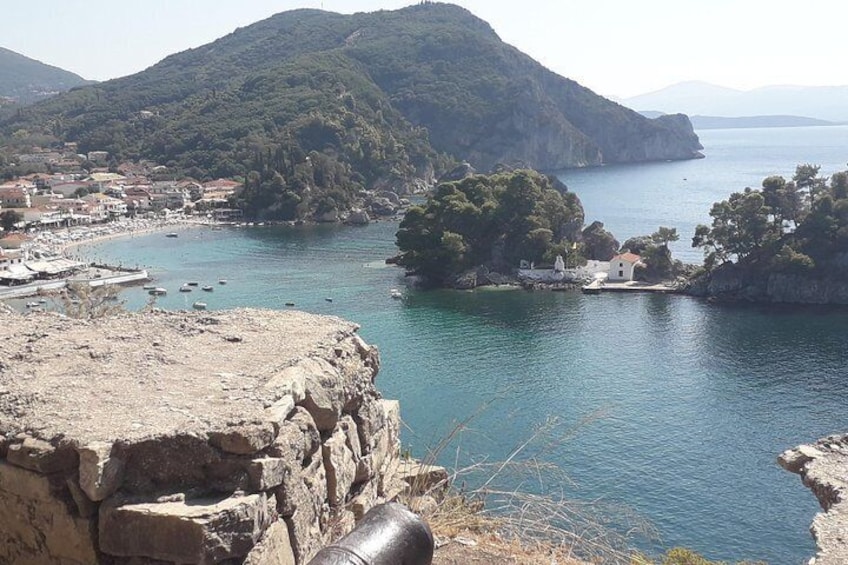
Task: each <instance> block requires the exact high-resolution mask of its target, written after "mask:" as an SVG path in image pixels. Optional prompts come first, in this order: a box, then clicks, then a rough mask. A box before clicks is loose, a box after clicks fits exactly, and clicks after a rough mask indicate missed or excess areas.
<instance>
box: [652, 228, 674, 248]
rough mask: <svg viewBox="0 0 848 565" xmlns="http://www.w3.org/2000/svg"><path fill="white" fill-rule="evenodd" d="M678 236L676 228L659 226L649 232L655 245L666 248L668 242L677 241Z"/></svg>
mask: <svg viewBox="0 0 848 565" xmlns="http://www.w3.org/2000/svg"><path fill="white" fill-rule="evenodd" d="M679 239H680V236H679V235H678V234H677V228H666V227H663V226H660V227H659V228H658V229H657V231H655V232H654V233H652V234H651V241H653V242H654V243H655V244H656V245H660V246H662V247H666V248H668V244H669V243H671V242H672V241H677V240H679Z"/></svg>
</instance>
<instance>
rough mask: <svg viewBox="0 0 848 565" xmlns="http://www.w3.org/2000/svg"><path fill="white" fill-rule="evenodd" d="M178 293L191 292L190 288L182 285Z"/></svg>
mask: <svg viewBox="0 0 848 565" xmlns="http://www.w3.org/2000/svg"><path fill="white" fill-rule="evenodd" d="M180 292H191V287H190V286H187V285H183V286H181V287H180Z"/></svg>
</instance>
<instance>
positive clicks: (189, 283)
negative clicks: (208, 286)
mask: <svg viewBox="0 0 848 565" xmlns="http://www.w3.org/2000/svg"><path fill="white" fill-rule="evenodd" d="M186 286H200V283H199V282H197V281H189V282H187V283H186Z"/></svg>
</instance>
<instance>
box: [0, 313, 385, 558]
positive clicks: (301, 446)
mask: <svg viewBox="0 0 848 565" xmlns="http://www.w3.org/2000/svg"><path fill="white" fill-rule="evenodd" d="M356 331H357V326H356V325H355V324H352V323H349V322H346V321H343V320H341V319H338V318H331V317H323V316H314V315H309V314H304V313H298V312H270V311H260V310H236V311H230V312H215V313H207V312H197V313H186V312H152V313H145V314H126V315H122V316H119V317H115V318H110V319H103V320H94V321H79V320H70V319H67V318H64V317H61V316H59V315H56V314H49V313H45V314H37V315H36V314H32V315H27V316H22V315H18V314H14V313H10V312H8V311H5V312H4V311H0V350H2V352H3V355H2V358H0V540H2V542H0V562H2V563H44V564H63V565H74V564H85V565H90V564H94V563H103V564H124V563H126V564H129V563H132V564H134V565H154V564H155V565H169V564H177V563H179V564H189V563H198V564H200V563H203V564H207V563H227V564H230V565H233V564H242V563H249V564H250V565H271V564H275V565H278V564H282V563H304V562H306V561H307V560H308V559H309V558H310V557H311V556H312V555H314V554H315V553H316V552H317V550H318V549H320V547H322V546H323V545H325V544H326V543H328V542H329V541H331V540H332V539H334V538H336V537H338V536H340V535H342V534H344V533H346V532H348V531H350V530H351V529H352V527H353V525H354V524H355V521H356V520H357V519H358V518H359V517H361V516H362V515H363V514H364V513H365V512H366V511H367V510H368V509H369V508H370V507H371V506H373V505H374V504H376V503H378V502H381V501H383V500H386V499H389V498H392V497H393V496H394V494H396V491H397V490H399V489H400V487H398V486H397V485H398V484H399V480H400V479H399V477H397V473H396V469H397V467H398V464H399V443H398V433H399V425H400V420H399V418H400V416H399V406H398V403H397V402H395V401H388V400H384V399H382V398H381V396H380V394H379V392H378V391H377V389H376V388H375V386H374V378H375V376H376V374H377V371H378V368H379V356H378V354H377V351H376V349H375V348H374V347H371V346H369V345H367V344H366V343H365V342H363V341H362V339H361V338H360V337H359V336H358V335H357V333H356Z"/></svg>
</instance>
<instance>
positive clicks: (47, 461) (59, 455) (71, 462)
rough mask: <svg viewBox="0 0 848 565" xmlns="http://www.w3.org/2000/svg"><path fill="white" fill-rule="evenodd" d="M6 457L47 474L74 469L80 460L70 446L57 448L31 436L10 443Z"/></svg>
mask: <svg viewBox="0 0 848 565" xmlns="http://www.w3.org/2000/svg"><path fill="white" fill-rule="evenodd" d="M6 458H7V459H8V461H9V463H13V464H15V465H17V466H18V467H23V468H24V469H29V470H30V471H37V472H39V473H43V474H45V475H49V474H51V473H58V472H60V471H68V470H71V469H74V468H75V467H76V466H77V464H78V461H79V458H78V456H77V452H76V451H75V450H74V449H73V448H71V447H70V446H62V447H59V448H57V447H54V446H53V445H51V444H49V443H47V442H46V441H43V440H40V439H34V438H31V437H28V438H26V439H25V440H24V441H23V443H16V444H13V445H10V446H9V450H8V453H7V454H6Z"/></svg>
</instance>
